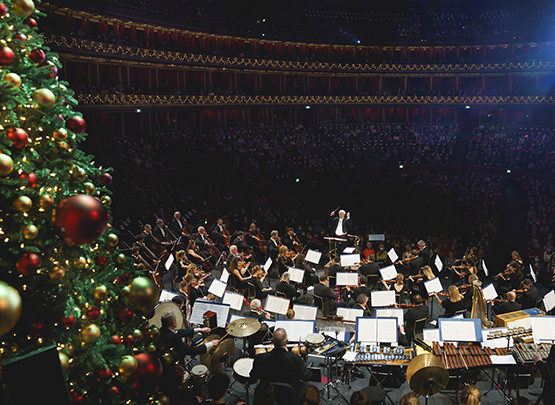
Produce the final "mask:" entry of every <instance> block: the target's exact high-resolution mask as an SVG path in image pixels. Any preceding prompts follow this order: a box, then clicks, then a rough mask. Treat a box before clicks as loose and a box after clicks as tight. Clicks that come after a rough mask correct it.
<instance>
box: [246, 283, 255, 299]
mask: <svg viewBox="0 0 555 405" xmlns="http://www.w3.org/2000/svg"><path fill="white" fill-rule="evenodd" d="M255 297H256V288H254V284H253V283H251V282H250V281H247V299H248V300H249V301H250V300H252V299H254V298H255Z"/></svg>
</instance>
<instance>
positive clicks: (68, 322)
mask: <svg viewBox="0 0 555 405" xmlns="http://www.w3.org/2000/svg"><path fill="white" fill-rule="evenodd" d="M76 321H77V319H76V318H75V315H70V316H68V317H65V316H64V317H63V318H62V325H64V326H65V327H66V328H67V329H69V328H71V327H73V326H75V323H76Z"/></svg>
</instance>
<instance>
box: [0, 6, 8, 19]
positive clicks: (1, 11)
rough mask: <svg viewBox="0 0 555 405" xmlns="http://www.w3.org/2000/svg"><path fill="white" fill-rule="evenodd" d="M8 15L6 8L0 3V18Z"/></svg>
mask: <svg viewBox="0 0 555 405" xmlns="http://www.w3.org/2000/svg"><path fill="white" fill-rule="evenodd" d="M6 14H8V7H6V5H5V4H4V3H0V17H2V16H4V15H6Z"/></svg>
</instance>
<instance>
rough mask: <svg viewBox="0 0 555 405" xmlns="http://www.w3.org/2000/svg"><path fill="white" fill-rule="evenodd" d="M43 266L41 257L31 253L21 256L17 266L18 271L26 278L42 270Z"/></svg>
mask: <svg viewBox="0 0 555 405" xmlns="http://www.w3.org/2000/svg"><path fill="white" fill-rule="evenodd" d="M41 266H42V261H41V259H40V256H39V255H37V254H35V253H30V252H29V253H25V254H24V255H23V256H21V257H20V258H19V260H18V261H17V263H16V264H15V268H16V270H17V271H18V272H20V273H21V274H24V275H26V276H30V275H31V274H35V273H36V272H37V270H38V269H40V268H41Z"/></svg>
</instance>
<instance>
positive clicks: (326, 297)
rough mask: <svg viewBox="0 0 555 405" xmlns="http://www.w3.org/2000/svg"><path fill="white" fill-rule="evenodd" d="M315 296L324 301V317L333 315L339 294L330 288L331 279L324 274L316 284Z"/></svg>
mask: <svg viewBox="0 0 555 405" xmlns="http://www.w3.org/2000/svg"><path fill="white" fill-rule="evenodd" d="M314 295H317V296H319V297H320V298H321V299H322V307H323V311H322V312H323V314H324V316H329V315H332V314H333V313H334V312H335V310H336V308H337V293H336V292H335V291H333V290H332V289H331V288H330V287H329V278H328V276H326V275H325V274H322V275H321V276H320V278H319V280H318V282H317V283H316V284H314Z"/></svg>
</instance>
